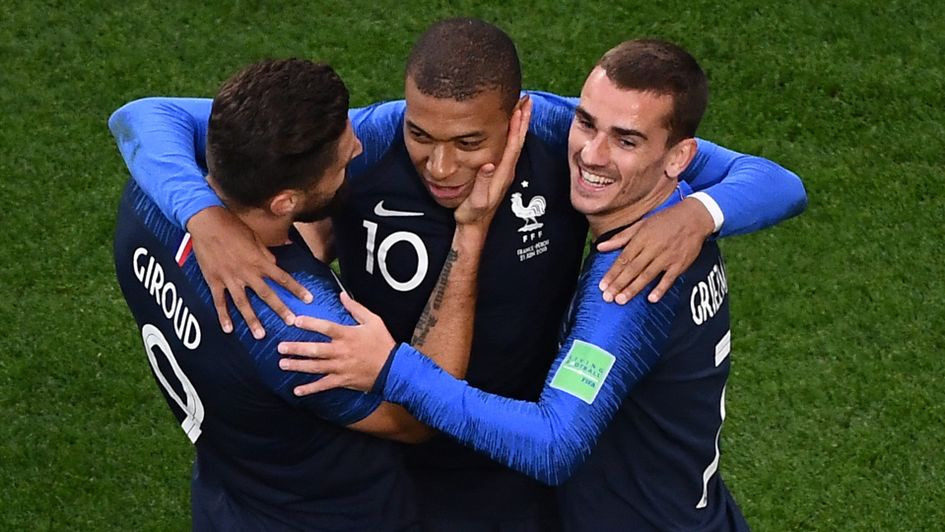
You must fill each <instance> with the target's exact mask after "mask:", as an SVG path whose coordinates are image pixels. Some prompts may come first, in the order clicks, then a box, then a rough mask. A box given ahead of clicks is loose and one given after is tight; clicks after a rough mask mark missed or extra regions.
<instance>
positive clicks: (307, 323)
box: [295, 316, 345, 339]
mask: <svg viewBox="0 0 945 532" xmlns="http://www.w3.org/2000/svg"><path fill="white" fill-rule="evenodd" d="M295 326H296V327H299V328H300V329H305V330H307V331H312V332H317V333H321V334H324V335H325V336H327V337H329V338H332V339H335V338H338V337H340V336H341V335H343V334H344V330H345V327H344V326H343V325H338V324H337V323H335V322H333V321H328V320H322V319H319V318H313V317H311V316H296V317H295Z"/></svg>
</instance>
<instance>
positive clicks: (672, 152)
mask: <svg viewBox="0 0 945 532" xmlns="http://www.w3.org/2000/svg"><path fill="white" fill-rule="evenodd" d="M672 104H673V100H672V97H671V96H668V95H658V94H656V93H653V92H643V91H638V90H624V89H621V88H619V87H617V85H616V84H615V83H614V82H613V81H612V80H611V79H610V78H609V77H607V73H606V72H605V71H604V70H603V69H602V68H600V67H597V68H595V69H594V70H593V71H592V72H591V74H590V76H588V78H587V81H586V82H585V83H584V87H583V89H582V90H581V102H580V105H579V106H578V108H577V112H576V114H575V116H574V121H573V122H572V123H571V131H570V134H569V136H568V154H569V159H570V166H571V203H572V204H573V205H574V208H575V209H577V210H578V211H580V212H582V213H584V214H585V215H586V216H587V218H588V221H589V222H590V224H591V230H592V231H593V232H594V234H595V235H600V234H601V233H603V232H605V231H607V230H609V229H613V228H616V227H619V226H620V225H624V224H626V223H630V222H633V221H635V220H636V219H637V218H639V217H640V216H642V215H643V214H645V213H646V212H648V211H649V210H651V209H653V208H654V207H656V206H658V205H659V204H661V203H662V202H663V201H664V200H665V199H666V198H667V197H668V196H669V194H670V193H671V192H672V190H673V189H674V188H675V186H676V178H677V177H678V175H679V174H680V173H681V172H682V170H684V169H685V167H686V165H688V164H689V160H691V156H692V154H694V147H695V141H694V140H693V139H685V140H683V141H680V142H679V143H677V144H675V145H673V146H667V145H666V143H667V139H668V138H669V129H668V120H667V118H668V117H669V113H670V112H672ZM690 151H691V153H689V152H690Z"/></svg>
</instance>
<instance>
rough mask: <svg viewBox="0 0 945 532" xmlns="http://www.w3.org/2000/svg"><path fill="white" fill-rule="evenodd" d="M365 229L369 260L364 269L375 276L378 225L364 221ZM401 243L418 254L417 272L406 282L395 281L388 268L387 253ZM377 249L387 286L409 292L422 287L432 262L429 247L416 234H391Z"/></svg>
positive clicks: (398, 232) (378, 260)
mask: <svg viewBox="0 0 945 532" xmlns="http://www.w3.org/2000/svg"><path fill="white" fill-rule="evenodd" d="M364 227H365V228H366V229H367V259H366V260H365V262H364V268H365V269H366V270H367V272H368V273H369V274H371V275H374V250H375V242H376V240H377V223H376V222H371V221H368V220H364ZM400 242H406V243H408V244H410V245H411V246H413V249H414V252H416V254H417V271H416V272H414V274H413V276H412V277H411V278H410V279H407V280H406V281H398V280H397V279H394V276H393V275H391V273H390V270H389V269H388V268H387V253H388V252H389V251H390V249H391V248H392V247H394V246H395V245H396V244H399V243H400ZM376 249H377V266H378V269H379V270H380V271H381V275H382V276H383V277H384V280H385V281H387V284H388V285H390V287H391V288H393V289H394V290H397V291H399V292H409V291H411V290H413V289H414V288H416V287H418V286H420V283H422V282H423V279H424V277H426V276H427V269H429V267H430V261H429V258H428V257H427V247H426V246H425V245H424V244H423V240H421V239H420V237H419V236H418V235H417V234H416V233H411V232H410V231H397V232H395V233H391V234H390V235H388V236H387V238H385V239H384V240H381V244H380V246H377V248H376Z"/></svg>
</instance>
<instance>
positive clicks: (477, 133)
mask: <svg viewBox="0 0 945 532" xmlns="http://www.w3.org/2000/svg"><path fill="white" fill-rule="evenodd" d="M404 121H405V123H406V124H407V127H408V128H410V129H412V130H414V131H415V132H417V133H420V134H421V135H423V136H425V137H429V138H431V139H434V140H447V141H454V140H471V139H476V138H483V137H485V136H486V134H485V132H482V131H470V132H469V133H463V134H462V135H456V136H455V137H451V138H448V139H438V138H436V137H434V136H433V135H431V134H430V133H429V132H427V130H425V129H423V128H422V127H420V126H418V125H417V124H416V123H415V122H413V121H411V120H409V119H404Z"/></svg>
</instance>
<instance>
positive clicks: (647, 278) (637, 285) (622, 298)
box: [614, 263, 663, 305]
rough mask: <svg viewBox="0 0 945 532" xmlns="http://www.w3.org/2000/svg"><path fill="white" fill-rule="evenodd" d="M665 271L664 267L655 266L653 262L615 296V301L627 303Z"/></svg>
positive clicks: (620, 303) (619, 303)
mask: <svg viewBox="0 0 945 532" xmlns="http://www.w3.org/2000/svg"><path fill="white" fill-rule="evenodd" d="M662 272H663V268H661V267H658V266H655V265H654V264H653V263H651V264H650V265H649V266H647V268H646V269H645V270H643V271H642V272H640V275H637V276H636V278H635V279H633V282H632V283H630V284H629V285H627V287H626V288H624V289H623V290H621V291H620V293H619V294H617V295H616V297H614V301H615V302H616V303H617V304H618V305H625V304H626V303H627V302H628V301H630V300H631V299H633V298H634V296H636V295H637V294H639V293H640V291H641V290H643V289H644V288H646V285H648V284H650V283H651V282H653V280H654V279H656V277H657V276H658V275H659V274H660V273H662Z"/></svg>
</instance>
